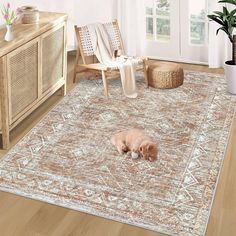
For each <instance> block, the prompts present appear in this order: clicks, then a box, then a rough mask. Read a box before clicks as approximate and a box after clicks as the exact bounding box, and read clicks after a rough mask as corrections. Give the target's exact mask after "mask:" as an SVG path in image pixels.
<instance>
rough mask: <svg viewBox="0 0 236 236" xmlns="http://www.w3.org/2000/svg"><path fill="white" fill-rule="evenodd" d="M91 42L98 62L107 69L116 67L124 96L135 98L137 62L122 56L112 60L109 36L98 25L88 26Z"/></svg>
mask: <svg viewBox="0 0 236 236" xmlns="http://www.w3.org/2000/svg"><path fill="white" fill-rule="evenodd" d="M88 30H89V34H90V37H91V41H92V46H93V50H94V52H95V55H96V57H97V59H98V61H99V62H100V63H102V64H104V65H106V66H108V67H111V68H112V67H118V68H119V70H120V75H121V82H122V87H123V91H124V94H125V96H127V97H129V98H136V97H137V91H136V81H135V73H136V66H137V64H138V60H137V59H134V58H127V57H124V56H121V57H118V58H114V57H113V55H114V52H113V50H112V48H111V45H110V41H109V35H108V34H107V31H106V29H105V27H104V26H103V25H102V24H100V23H97V24H91V25H89V26H88Z"/></svg>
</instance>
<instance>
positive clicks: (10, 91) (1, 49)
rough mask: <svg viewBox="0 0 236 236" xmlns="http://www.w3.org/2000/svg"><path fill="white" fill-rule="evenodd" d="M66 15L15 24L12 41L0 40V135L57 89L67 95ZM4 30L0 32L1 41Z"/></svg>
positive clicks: (6, 136) (47, 15) (6, 134)
mask: <svg viewBox="0 0 236 236" xmlns="http://www.w3.org/2000/svg"><path fill="white" fill-rule="evenodd" d="M66 19H67V17H66V15H64V14H58V13H43V12H42V13H41V14H40V23H39V24H38V25H28V26H27V25H21V24H18V25H15V26H14V34H15V35H16V38H15V39H14V41H12V42H8V43H7V42H4V41H1V39H0V101H1V103H0V105H1V109H0V110H1V112H0V119H1V120H0V123H1V124H0V132H1V133H2V141H3V142H2V143H3V148H4V149H7V148H8V147H9V144H10V142H9V132H10V131H11V130H12V129H13V128H14V127H15V126H16V125H18V124H19V123H20V122H21V121H22V120H23V119H24V118H26V117H27V116H28V115H29V114H30V113H31V112H32V111H34V110H35V109H36V108H37V107H38V106H39V105H40V104H42V103H43V102H44V101H45V100H46V99H47V98H49V97H50V96H51V95H52V94H53V93H55V92H56V91H57V90H58V89H62V94H63V95H65V93H66V88H65V87H66V60H67V58H66ZM3 31H4V30H1V31H0V37H1V38H3V35H4V32H3Z"/></svg>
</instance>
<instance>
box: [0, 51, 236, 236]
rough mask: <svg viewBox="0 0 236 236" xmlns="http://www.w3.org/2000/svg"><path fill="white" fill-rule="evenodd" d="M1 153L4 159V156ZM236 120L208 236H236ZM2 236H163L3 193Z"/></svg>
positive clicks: (27, 124) (23, 128)
mask: <svg viewBox="0 0 236 236" xmlns="http://www.w3.org/2000/svg"><path fill="white" fill-rule="evenodd" d="M68 58H69V63H68V69H69V74H68V90H70V89H72V87H73V85H72V82H71V78H72V68H73V67H72V66H73V61H74V57H72V56H69V57H68ZM182 66H183V67H184V68H185V69H188V70H197V71H206V72H215V73H223V70H222V69H219V70H210V69H208V68H207V67H205V66H196V65H187V64H182ZM60 99H61V97H60V96H59V94H55V95H54V96H53V97H52V98H50V99H49V100H48V101H47V102H45V103H44V104H43V105H42V106H41V107H40V108H39V109H38V110H37V111H36V112H34V113H33V114H32V115H31V116H30V117H29V118H27V119H26V120H25V121H24V122H23V123H22V124H21V125H20V126H19V127H17V128H16V129H15V130H14V131H13V132H12V135H11V139H12V141H13V144H15V143H16V142H17V141H18V140H19V139H20V138H22V137H23V135H24V134H26V133H27V132H28V131H29V130H30V129H31V128H32V127H33V126H34V125H35V124H37V122H38V121H39V120H40V119H41V118H42V117H43V116H44V115H45V114H46V113H47V112H48V111H49V110H50V109H51V108H52V107H53V106H55V104H56V103H57V102H58V101H60ZM4 153H5V152H4V151H0V156H1V157H2V156H3V155H4ZM235 180H236V118H235V119H234V125H233V128H232V132H231V138H230V142H229V145H228V150H227V155H226V158H225V161H224V166H223V169H222V172H221V177H220V181H219V184H218V188H217V193H216V197H215V200H214V204H213V209H212V212H211V216H210V221H209V225H208V229H207V234H206V235H207V236H233V235H236V181H235ZM0 235H1V236H11V235H24V236H27V235H30V236H31V235H38V236H43V235H45V236H46V235H50V236H54V235H55V236H60V235H63V236H64V235H71V236H72V235H74V236H160V235H162V234H159V233H154V232H151V231H147V230H144V229H141V228H138V227H133V226H129V225H126V224H122V223H118V222H114V221H110V220H106V219H103V218H99V217H94V216H91V215H88V214H83V213H80V212H76V211H72V210H68V209H65V208H62V207H58V206H54V205H50V204H47V203H43V202H39V201H34V200H30V199H27V198H24V197H19V196H15V195H13V194H8V193H4V192H0Z"/></svg>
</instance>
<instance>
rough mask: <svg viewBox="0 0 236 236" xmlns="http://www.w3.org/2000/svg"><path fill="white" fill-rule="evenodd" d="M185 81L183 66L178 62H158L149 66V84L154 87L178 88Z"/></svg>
mask: <svg viewBox="0 0 236 236" xmlns="http://www.w3.org/2000/svg"><path fill="white" fill-rule="evenodd" d="M183 82H184V71H183V68H181V67H180V66H179V65H178V64H176V63H171V62H157V63H154V64H151V65H149V66H148V84H149V85H150V86H152V87H154V88H161V89H171V88H177V87H179V86H181V85H182V84H183Z"/></svg>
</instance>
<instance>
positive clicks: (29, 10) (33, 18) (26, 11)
mask: <svg viewBox="0 0 236 236" xmlns="http://www.w3.org/2000/svg"><path fill="white" fill-rule="evenodd" d="M21 9H22V14H23V16H22V19H21V21H22V23H23V24H38V23H39V11H38V9H37V8H36V7H34V6H23V7H21Z"/></svg>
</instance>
